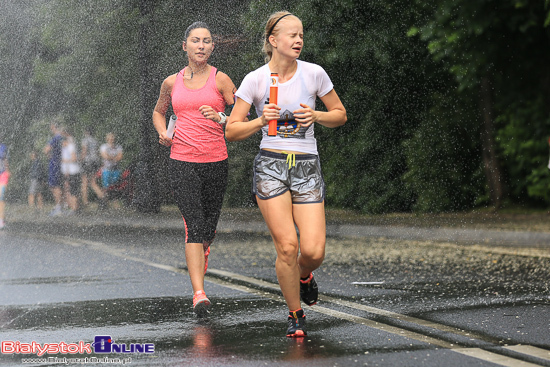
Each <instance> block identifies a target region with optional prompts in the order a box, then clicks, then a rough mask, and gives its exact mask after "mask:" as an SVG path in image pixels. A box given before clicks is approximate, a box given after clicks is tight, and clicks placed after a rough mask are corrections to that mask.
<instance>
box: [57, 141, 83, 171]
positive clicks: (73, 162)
mask: <svg viewBox="0 0 550 367" xmlns="http://www.w3.org/2000/svg"><path fill="white" fill-rule="evenodd" d="M79 172H80V165H79V164H78V158H77V157H76V146H75V144H74V143H73V141H72V139H71V140H69V141H68V142H67V143H63V147H62V148H61V173H63V174H64V175H76V174H78V173H79Z"/></svg>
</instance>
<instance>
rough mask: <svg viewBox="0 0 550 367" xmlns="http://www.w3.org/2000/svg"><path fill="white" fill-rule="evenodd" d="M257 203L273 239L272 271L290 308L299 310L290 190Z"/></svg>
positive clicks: (297, 246) (298, 285) (295, 244)
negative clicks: (273, 268)
mask: <svg viewBox="0 0 550 367" xmlns="http://www.w3.org/2000/svg"><path fill="white" fill-rule="evenodd" d="M257 201H258V206H259V207H260V210H261V212H262V215H263V217H264V219H265V222H266V224H267V227H268V228H269V231H270V233H271V237H272V238H273V243H274V244H275V250H276V251H277V260H276V261H275V270H276V272H277V279H278V280H279V286H280V287H281V291H282V292H283V296H284V298H285V300H286V303H287V306H288V309H289V311H295V310H298V309H300V308H301V307H302V306H301V303H300V281H299V280H300V269H299V267H298V262H297V257H298V248H299V244H298V235H297V233H296V229H295V227H294V219H293V217H292V200H291V197H290V193H289V192H286V193H285V194H283V195H280V196H277V197H274V198H271V199H267V200H262V199H260V198H258V199H257Z"/></svg>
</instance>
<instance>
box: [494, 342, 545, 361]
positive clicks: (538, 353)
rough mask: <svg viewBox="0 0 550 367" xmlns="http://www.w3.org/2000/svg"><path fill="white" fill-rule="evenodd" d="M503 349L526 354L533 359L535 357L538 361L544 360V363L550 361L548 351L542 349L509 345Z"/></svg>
mask: <svg viewBox="0 0 550 367" xmlns="http://www.w3.org/2000/svg"><path fill="white" fill-rule="evenodd" d="M504 348H505V349H509V350H512V351H514V352H518V353H522V354H527V355H530V356H533V357H537V358H540V359H544V360H546V361H550V350H547V349H542V348H537V347H533V346H531V345H521V344H520V345H510V346H507V347H504Z"/></svg>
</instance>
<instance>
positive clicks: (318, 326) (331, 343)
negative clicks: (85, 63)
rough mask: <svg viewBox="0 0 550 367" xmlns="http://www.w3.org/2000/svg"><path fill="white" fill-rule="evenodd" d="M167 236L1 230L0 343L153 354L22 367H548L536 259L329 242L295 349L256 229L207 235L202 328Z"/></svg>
mask: <svg viewBox="0 0 550 367" xmlns="http://www.w3.org/2000/svg"><path fill="white" fill-rule="evenodd" d="M33 223H34V224H33ZM180 239H181V230H178V229H175V228H172V227H167V226H160V225H159V226H158V228H157V229H151V228H148V229H144V228H143V227H131V226H126V227H122V226H116V225H112V226H109V225H102V226H99V225H96V226H84V225H79V226H70V225H67V226H64V225H62V224H61V222H60V221H57V222H52V223H50V222H48V220H47V219H45V220H44V221H39V220H37V221H35V222H32V221H28V222H25V223H23V222H19V223H14V224H13V225H12V226H10V227H9V229H8V230H6V231H4V232H1V233H0V248H1V249H2V251H1V254H2V255H1V257H0V269H1V270H0V325H1V327H0V340H2V342H5V341H11V342H13V343H12V344H6V345H8V346H10V345H12V346H13V345H15V342H16V341H19V342H20V343H27V344H29V343H32V342H36V343H40V344H41V345H44V343H52V344H58V343H60V342H66V343H67V344H71V343H78V342H79V341H83V342H84V343H92V342H93V341H94V338H95V337H96V336H110V337H111V338H112V340H113V342H114V343H117V344H119V345H120V344H124V345H126V346H131V345H138V346H143V345H146V344H154V353H149V354H148V353H118V354H117V353H114V354H113V353H111V354H107V355H105V354H102V355H99V354H97V353H96V354H92V355H88V354H69V353H67V354H59V353H58V354H51V355H48V354H46V355H45V356H42V357H41V358H46V357H50V358H52V359H49V360H46V362H45V363H37V364H26V363H25V365H42V366H46V365H58V363H55V362H71V361H75V360H74V359H71V358H85V357H88V358H92V357H95V358H100V357H101V358H104V357H105V356H106V357H107V358H111V360H95V363H93V364H92V365H100V363H99V362H101V361H103V362H106V361H110V362H116V361H117V358H118V361H120V362H121V363H122V362H127V363H126V364H131V365H133V366H151V365H156V366H264V365H268V366H286V365H288V366H291V365H292V366H349V365H352V366H353V365H357V366H398V365H399V366H441V365H446V366H497V365H500V366H550V325H549V320H550V298H549V289H548V287H549V283H548V274H549V270H550V254H549V253H548V251H547V250H540V249H539V250H533V252H528V253H526V252H525V249H524V248H523V247H525V246H522V249H521V251H520V250H518V249H517V248H515V247H513V246H511V245H509V244H508V245H506V246H502V247H496V246H464V245H460V244H457V243H451V242H441V241H430V240H419V239H415V240H407V239H401V238H381V237H379V236H371V237H369V236H366V237H353V238H342V237H330V238H329V239H328V242H327V256H326V260H325V262H324V264H323V266H322V268H321V269H319V270H318V271H317V272H316V278H317V280H318V283H319V287H320V291H321V296H320V302H319V303H318V305H316V306H313V307H308V308H306V313H307V317H308V330H309V332H308V337H307V338H304V339H303V340H301V339H298V340H294V339H288V338H286V337H285V336H284V334H285V331H286V320H285V317H286V311H285V305H284V303H283V301H282V299H281V296H280V293H279V291H278V286H277V284H276V277H275V272H274V267H273V264H274V250H273V247H272V244H271V241H270V238H269V237H268V236H267V235H266V234H265V233H262V232H258V233H253V232H242V231H222V232H221V233H219V235H218V238H217V240H216V242H215V245H214V247H213V249H212V254H211V256H210V268H209V272H208V274H207V283H206V291H207V294H208V295H209V297H210V299H211V300H212V301H213V304H214V306H213V309H212V311H211V314H210V315H209V317H208V318H207V319H204V320H202V319H197V318H196V317H195V316H194V314H193V313H192V309H191V287H190V284H189V280H188V276H187V273H186V271H185V269H184V266H183V265H182V264H184V262H185V259H184V253H183V250H182V244H181V240H180ZM518 254H520V255H518ZM127 351H128V350H127ZM27 358H33V359H34V361H38V360H37V359H35V358H40V357H38V356H37V354H36V353H35V354H32V353H29V354H17V353H2V354H1V355H0V365H2V366H4V365H5V366H8V365H9V366H17V365H22V364H23V362H28V360H27ZM55 358H58V359H57V360H56V359H55ZM63 358H66V360H64V359H63ZM128 362H131V363H128Z"/></svg>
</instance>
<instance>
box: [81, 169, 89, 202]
mask: <svg viewBox="0 0 550 367" xmlns="http://www.w3.org/2000/svg"><path fill="white" fill-rule="evenodd" d="M80 178H81V180H82V183H81V184H80V193H81V196H82V205H83V206H86V205H88V175H87V174H84V175H81V176H80Z"/></svg>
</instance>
